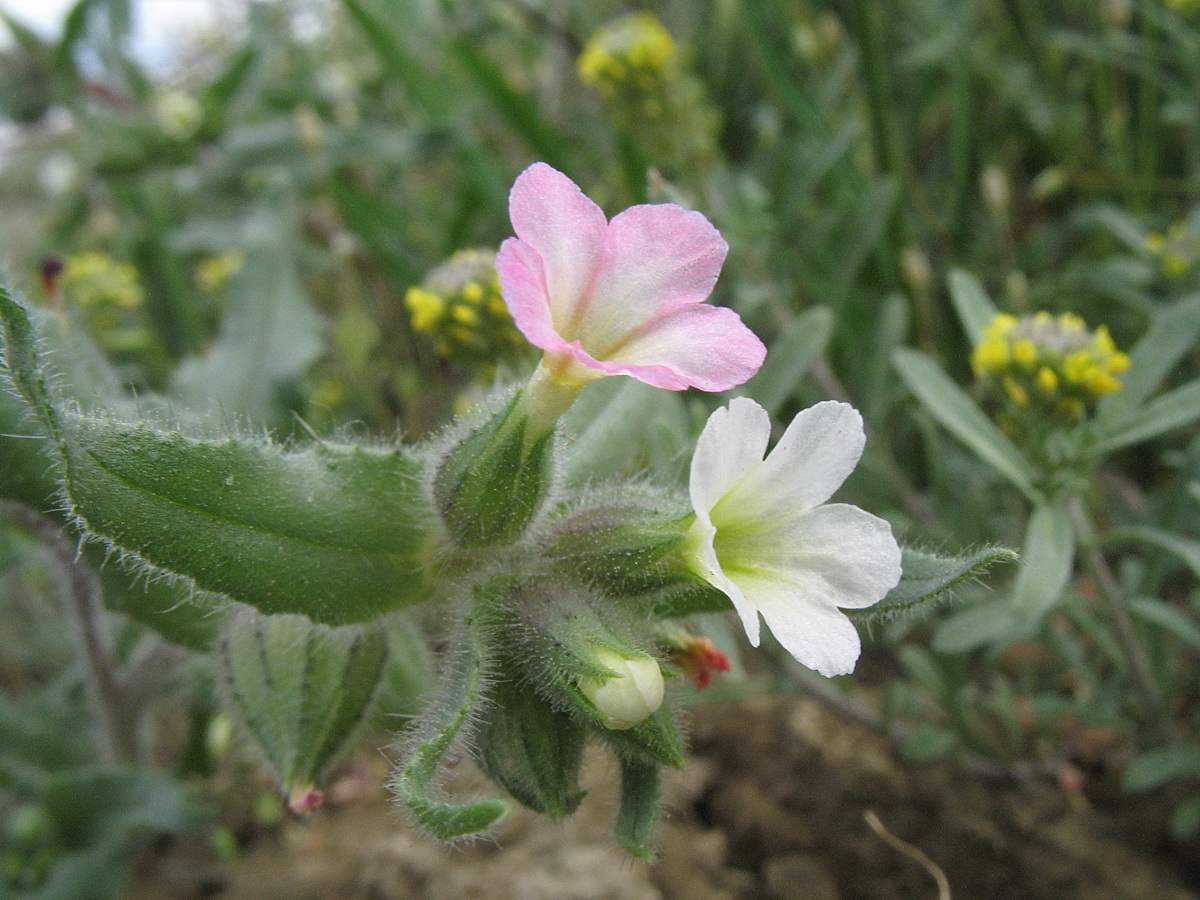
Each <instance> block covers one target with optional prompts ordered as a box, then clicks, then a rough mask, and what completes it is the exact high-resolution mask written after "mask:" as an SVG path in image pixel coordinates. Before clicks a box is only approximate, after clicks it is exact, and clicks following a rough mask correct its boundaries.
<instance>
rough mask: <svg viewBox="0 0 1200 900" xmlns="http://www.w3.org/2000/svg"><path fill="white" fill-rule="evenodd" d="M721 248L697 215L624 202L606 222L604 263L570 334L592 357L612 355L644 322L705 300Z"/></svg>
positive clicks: (721, 241) (723, 246) (718, 266)
mask: <svg viewBox="0 0 1200 900" xmlns="http://www.w3.org/2000/svg"><path fill="white" fill-rule="evenodd" d="M728 252H729V245H728V244H726V243H725V241H724V239H722V237H721V235H720V233H719V232H718V231H717V229H716V228H714V227H713V226H712V223H710V222H709V221H708V219H706V218H705V217H704V216H703V215H702V214H700V213H698V212H691V211H689V210H685V209H682V208H681V207H678V206H675V205H674V204H670V203H666V204H657V205H653V206H633V207H630V208H629V209H627V210H625V211H624V212H623V213H620V214H619V215H617V216H616V217H615V218H614V219H613V220H612V223H611V224H610V225H609V227H608V239H607V242H606V252H605V258H604V263H603V265H602V266H601V268H600V271H599V272H598V273H597V278H596V283H595V285H594V286H593V288H592V294H591V298H590V299H589V301H588V303H587V307H586V309H585V311H584V314H583V317H582V319H581V322H580V326H581V327H580V331H579V332H578V333H577V334H573V335H570V337H572V338H579V339H580V340H581V342H582V344H583V346H584V347H585V348H586V349H587V351H588V353H590V354H591V355H592V356H594V357H596V358H597V359H613V358H614V356H615V350H616V349H617V348H619V346H620V345H621V344H623V343H624V342H625V340H626V339H627V338H628V337H629V336H630V334H631V333H632V332H634V331H636V330H637V329H639V328H641V327H642V326H643V325H644V324H645V323H647V322H651V321H654V320H655V319H658V318H660V317H662V316H663V315H665V314H668V313H670V312H672V311H673V310H675V309H678V308H679V307H681V306H687V305H690V304H697V303H702V302H703V301H704V300H705V299H707V298H708V295H709V294H711V293H712V289H713V285H715V284H716V282H717V276H718V275H719V274H720V273H721V265H722V264H723V263H724V262H725V255H726V253H728Z"/></svg>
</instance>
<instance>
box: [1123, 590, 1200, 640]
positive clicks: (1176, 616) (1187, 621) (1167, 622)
mask: <svg viewBox="0 0 1200 900" xmlns="http://www.w3.org/2000/svg"><path fill="white" fill-rule="evenodd" d="M1129 611H1130V612H1132V613H1133V614H1134V615H1135V616H1137V617H1138V618H1139V619H1141V620H1142V621H1143V622H1148V623H1150V624H1151V625H1157V626H1158V627H1159V628H1161V629H1162V630H1163V631H1166V632H1169V633H1170V634H1173V635H1174V636H1175V637H1177V638H1178V639H1179V640H1180V641H1182V642H1183V643H1185V644H1187V645H1188V646H1189V647H1191V648H1192V649H1193V650H1196V651H1200V624H1197V622H1196V619H1195V618H1194V617H1192V616H1189V615H1188V614H1187V613H1185V612H1184V611H1183V610H1181V609H1179V607H1177V606H1172V605H1171V604H1170V603H1167V602H1166V601H1165V600H1160V599H1158V598H1157V597H1135V598H1133V600H1131V601H1130V603H1129Z"/></svg>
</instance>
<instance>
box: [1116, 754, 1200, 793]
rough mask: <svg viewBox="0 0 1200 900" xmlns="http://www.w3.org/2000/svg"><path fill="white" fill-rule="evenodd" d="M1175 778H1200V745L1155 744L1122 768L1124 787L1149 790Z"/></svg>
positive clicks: (1126, 788)
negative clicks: (1126, 767)
mask: <svg viewBox="0 0 1200 900" xmlns="http://www.w3.org/2000/svg"><path fill="white" fill-rule="evenodd" d="M1176 778H1192V779H1200V747H1195V746H1182V745H1178V744H1176V745H1173V746H1170V747H1156V748H1155V749H1153V750H1148V751H1147V752H1145V753H1143V754H1142V755H1141V756H1139V757H1137V758H1136V759H1134V760H1133V762H1131V763H1130V764H1129V768H1128V769H1126V770H1125V778H1124V783H1125V790H1127V791H1150V790H1154V788H1157V787H1161V786H1162V785H1164V784H1166V783H1167V782H1168V781H1174V780H1175V779H1176Z"/></svg>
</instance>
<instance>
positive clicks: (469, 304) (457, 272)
mask: <svg viewBox="0 0 1200 900" xmlns="http://www.w3.org/2000/svg"><path fill="white" fill-rule="evenodd" d="M495 259H496V254H495V253H494V252H493V251H490V250H463V251H460V252H459V253H456V254H454V255H453V256H452V257H450V259H448V260H446V262H444V263H442V264H441V265H440V266H438V267H437V268H435V269H434V270H433V271H431V272H430V273H429V275H428V276H427V277H426V279H425V282H424V284H422V285H420V286H419V287H410V288H409V289H408V291H407V293H406V294H405V295H404V305H405V306H406V307H407V308H408V312H409V315H410V316H411V321H412V328H413V331H416V332H418V333H419V334H425V335H428V336H429V337H430V338H431V339H432V343H433V349H434V352H435V353H437V355H438V356H440V357H442V358H443V359H449V360H453V361H455V362H458V363H462V364H470V365H471V366H473V367H474V368H475V370H476V371H477V373H478V372H482V371H483V367H486V366H489V365H491V364H492V363H494V362H495V361H496V360H497V359H498V358H501V357H511V356H512V355H513V352H514V351H516V350H519V349H523V348H525V347H527V346H528V344H527V342H526V341H525V340H524V339H523V338H522V337H521V334H520V332H518V331H517V328H516V326H515V325H514V324H513V321H512V317H511V316H510V315H509V314H508V307H507V306H506V305H505V304H504V299H503V297H501V295H500V279H499V277H498V276H497V275H496V266H495Z"/></svg>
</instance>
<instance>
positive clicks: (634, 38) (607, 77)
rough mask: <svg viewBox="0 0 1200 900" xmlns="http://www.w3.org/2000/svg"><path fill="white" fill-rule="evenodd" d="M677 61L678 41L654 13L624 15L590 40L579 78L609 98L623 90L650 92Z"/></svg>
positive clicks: (583, 55) (586, 47)
mask: <svg viewBox="0 0 1200 900" xmlns="http://www.w3.org/2000/svg"><path fill="white" fill-rule="evenodd" d="M675 59H676V47H675V39H674V38H672V37H671V33H670V32H669V31H667V29H666V28H664V27H663V24H662V22H660V21H659V20H658V17H657V16H655V15H654V14H653V13H648V12H644V13H636V14H633V15H629V16H623V17H621V18H620V19H617V20H616V21H614V22H610V23H609V24H608V25H605V26H604V27H603V28H601V29H600V30H599V31H597V32H596V33H595V34H593V35H592V36H591V38H589V39H588V42H587V44H586V46H584V48H583V52H582V53H581V54H580V55H579V60H578V63H577V66H578V69H579V77H580V79H581V80H582V81H583V82H584V83H585V84H590V85H592V86H593V87H595V88H596V89H597V90H599V91H600V92H601V93H602V94H604V95H605V96H606V97H612V96H614V95H616V93H617V92H618V91H619V90H620V89H621V88H622V87H633V88H635V89H638V90H640V91H643V92H648V91H651V90H653V89H654V87H655V86H656V85H657V84H658V83H659V82H660V81H661V80H662V79H663V76H664V73H666V71H667V69H668V68H670V67H671V66H672V65H674V63H675Z"/></svg>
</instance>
